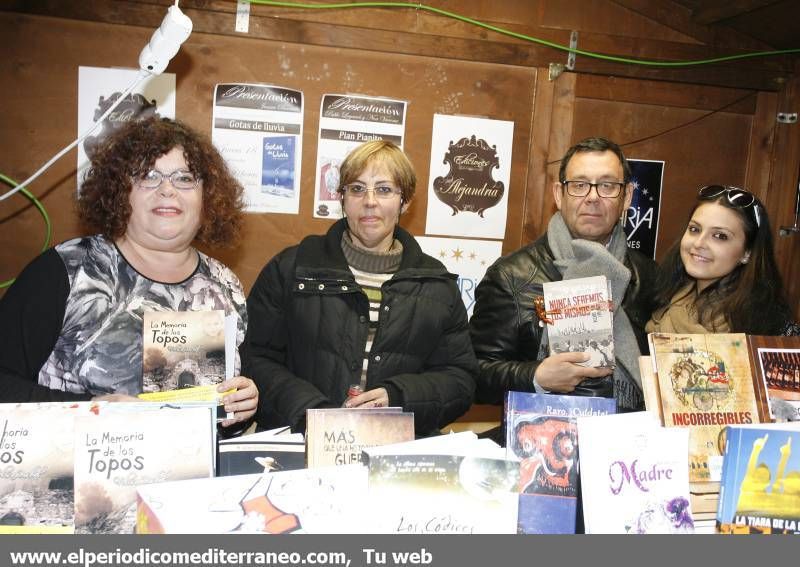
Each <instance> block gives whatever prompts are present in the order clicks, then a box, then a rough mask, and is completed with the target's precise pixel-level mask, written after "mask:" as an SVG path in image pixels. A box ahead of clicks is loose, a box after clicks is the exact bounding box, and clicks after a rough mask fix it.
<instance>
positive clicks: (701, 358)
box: [648, 333, 762, 482]
mask: <svg viewBox="0 0 800 567" xmlns="http://www.w3.org/2000/svg"><path fill="white" fill-rule="evenodd" d="M648 339H649V342H650V355H651V357H652V360H653V363H654V370H655V372H656V374H657V376H658V384H659V394H660V396H661V409H662V414H663V419H664V425H665V426H666V427H687V428H689V430H690V434H689V467H690V475H689V477H690V480H691V481H692V482H704V481H719V479H720V473H721V470H722V469H721V467H722V450H723V448H724V434H723V430H724V429H725V426H726V425H735V424H742V423H758V422H760V421H761V419H762V418H761V415H760V413H759V397H758V394H757V391H756V388H755V385H754V381H753V376H752V373H751V370H750V359H749V357H748V351H747V338H746V336H745V335H744V334H740V333H730V334H705V335H699V334H694V335H693V334H665V333H651V334H650V335H649V337H648Z"/></svg>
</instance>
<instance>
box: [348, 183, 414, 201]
mask: <svg viewBox="0 0 800 567" xmlns="http://www.w3.org/2000/svg"><path fill="white" fill-rule="evenodd" d="M370 191H372V194H373V195H375V198H376V199H391V198H392V197H394V196H395V195H402V194H403V190H402V189H400V188H399V187H393V186H391V185H375V186H373V187H367V186H366V185H362V184H361V183H350V184H349V185H345V186H344V187H342V193H346V194H347V195H350V196H351V197H353V198H354V199H363V198H364V197H365V196H366V195H367V193H369V192H370Z"/></svg>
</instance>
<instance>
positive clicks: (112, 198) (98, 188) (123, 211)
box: [77, 117, 244, 246]
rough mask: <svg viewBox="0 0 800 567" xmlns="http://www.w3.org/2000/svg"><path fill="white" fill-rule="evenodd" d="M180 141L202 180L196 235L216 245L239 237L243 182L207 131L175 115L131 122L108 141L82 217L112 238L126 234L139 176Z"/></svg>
mask: <svg viewBox="0 0 800 567" xmlns="http://www.w3.org/2000/svg"><path fill="white" fill-rule="evenodd" d="M177 147H180V148H183V155H184V156H185V158H186V163H187V165H188V167H189V170H190V171H192V173H194V174H195V175H197V176H198V177H199V179H200V180H201V181H202V187H203V213H202V220H201V224H200V229H199V230H198V232H197V235H196V236H195V239H196V240H198V241H199V242H203V243H205V244H209V245H211V246H226V245H230V244H232V243H234V242H235V241H236V240H237V239H238V237H239V234H240V232H241V228H242V223H243V221H244V215H243V213H242V210H243V207H244V203H243V200H242V193H243V189H242V186H241V184H240V183H239V182H238V181H236V179H234V177H233V175H232V174H231V173H230V171H229V170H228V167H227V165H226V164H225V161H224V160H223V159H222V156H221V155H220V154H219V152H218V151H217V150H216V148H215V147H214V146H213V145H212V144H211V142H210V141H209V140H208V139H207V138H206V137H205V136H203V135H202V134H199V133H198V132H195V131H194V130H192V129H191V128H189V127H188V126H187V125H185V124H183V123H181V122H179V121H177V120H171V119H169V118H161V117H151V118H147V119H144V120H138V121H133V122H129V123H128V124H126V125H125V126H123V127H122V128H120V129H119V130H117V131H116V132H114V133H113V134H112V135H111V136H109V137H108V138H107V139H106V140H104V141H103V143H102V144H101V145H100V146H99V147H98V148H97V151H96V153H95V154H94V156H93V157H92V163H91V167H90V169H89V171H88V172H87V174H86V178H85V181H84V183H83V185H82V187H81V192H80V196H79V197H78V204H77V208H78V215H79V216H80V218H81V220H82V221H83V222H84V223H85V224H86V225H87V226H88V227H90V228H91V229H93V230H95V231H97V232H99V233H101V234H103V235H104V236H106V237H107V238H109V239H111V240H116V239H117V238H120V237H121V236H122V235H123V234H125V231H126V230H127V228H128V221H129V220H130V218H131V212H132V211H131V205H130V200H129V195H130V192H131V189H132V188H133V182H134V180H136V179H138V178H140V177H142V176H143V175H145V174H146V173H147V172H148V171H149V170H151V169H152V168H153V166H154V164H155V162H156V160H157V159H158V158H160V157H161V156H163V155H164V154H167V153H169V152H170V151H171V150H172V149H173V148H177Z"/></svg>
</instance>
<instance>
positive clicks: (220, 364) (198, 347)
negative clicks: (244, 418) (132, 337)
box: [139, 309, 236, 420]
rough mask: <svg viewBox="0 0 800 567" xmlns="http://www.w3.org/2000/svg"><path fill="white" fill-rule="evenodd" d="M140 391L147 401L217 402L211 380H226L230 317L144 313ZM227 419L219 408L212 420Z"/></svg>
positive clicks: (231, 356)
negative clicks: (215, 417) (216, 416)
mask: <svg viewBox="0 0 800 567" xmlns="http://www.w3.org/2000/svg"><path fill="white" fill-rule="evenodd" d="M143 326H144V333H143V340H142V393H141V394H139V398H141V399H143V400H147V401H152V402H173V401H174V402H180V401H217V402H218V403H220V404H221V399H222V397H223V396H224V395H225V394H226V393H227V392H217V384H219V383H220V382H222V381H223V380H225V379H226V378H232V377H233V374H234V367H235V357H236V353H235V350H236V319H235V317H226V316H225V312H224V311H222V310H221V309H217V310H211V311H145V312H144V315H143ZM226 418H228V419H230V418H232V416H231V415H227V414H226V413H225V412H224V410H223V409H222V407H221V406H220V408H219V415H218V419H219V420H223V419H226Z"/></svg>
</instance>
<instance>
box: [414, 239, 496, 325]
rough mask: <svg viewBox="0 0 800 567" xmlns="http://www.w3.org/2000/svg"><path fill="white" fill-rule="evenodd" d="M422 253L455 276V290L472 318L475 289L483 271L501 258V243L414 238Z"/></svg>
mask: <svg viewBox="0 0 800 567" xmlns="http://www.w3.org/2000/svg"><path fill="white" fill-rule="evenodd" d="M415 238H416V240H417V242H419V245H420V246H421V247H422V251H423V252H425V253H426V254H428V255H429V256H433V257H434V258H436V259H437V260H439V261H440V262H441V263H442V264H444V266H445V268H447V271H449V272H451V273H453V274H456V275H457V276H458V289H459V290H460V291H461V299H462V300H464V306H465V307H466V308H467V316H468V317H472V308H473V307H474V305H475V288H477V287H478V284H479V283H480V281H481V280H482V279H483V275H484V274H485V273H486V269H487V268H488V267H489V266H491V265H492V264H493V263H494V261H495V260H497V259H498V258H499V257H500V256H501V255H502V252H503V251H502V248H503V243H502V242H501V241H491V240H466V239H463V238H438V237H431V236H416V237H415Z"/></svg>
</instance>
